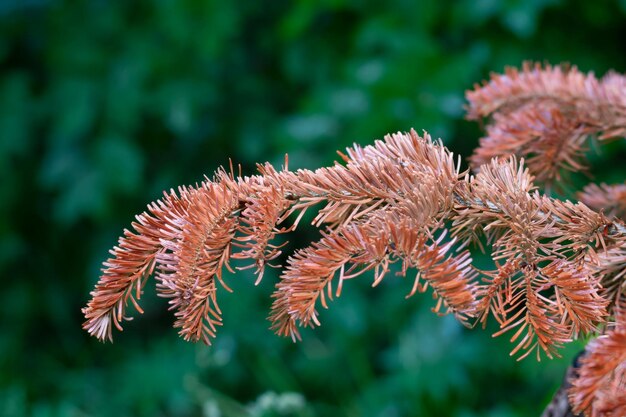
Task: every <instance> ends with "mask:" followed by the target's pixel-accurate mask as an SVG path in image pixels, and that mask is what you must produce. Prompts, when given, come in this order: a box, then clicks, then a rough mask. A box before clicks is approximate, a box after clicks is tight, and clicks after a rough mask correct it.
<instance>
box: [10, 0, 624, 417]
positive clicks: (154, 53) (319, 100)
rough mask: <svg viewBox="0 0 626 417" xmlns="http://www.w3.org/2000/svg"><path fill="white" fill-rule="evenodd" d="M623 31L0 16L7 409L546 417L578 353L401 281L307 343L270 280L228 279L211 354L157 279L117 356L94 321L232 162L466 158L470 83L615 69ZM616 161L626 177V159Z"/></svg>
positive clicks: (602, 25)
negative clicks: (451, 313)
mask: <svg viewBox="0 0 626 417" xmlns="http://www.w3.org/2000/svg"><path fill="white" fill-rule="evenodd" d="M625 17H626V2H624V1H598V2H589V1H583V0H576V1H565V0H519V1H518V0H505V1H498V0H460V1H441V0H440V1H435V0H424V1H408V0H390V1H387V2H368V1H362V0H354V1H348V0H322V1H312V0H302V1H294V2H288V1H269V2H261V1H241V2H228V1H220V2H218V1H212V0H185V1H174V0H159V1H130V2H114V1H105V0H92V1H78V0H77V1H54V0H2V1H0V65H1V72H0V273H1V277H2V286H1V290H0V318H1V319H0V415H2V416H27V415H32V416H37V417H44V416H206V417H217V416H261V415H263V416H270V415H293V416H318V415H319V416H339V415H346V416H385V417H387V416H389V417H393V416H459V417H472V416H491V417H495V416H499V417H500V416H502V417H505V416H507V417H509V416H511V417H512V416H531V415H538V414H539V412H540V410H541V409H542V408H543V405H544V404H545V403H546V402H547V401H548V399H549V397H550V396H551V395H552V392H553V390H554V389H555V387H556V386H557V385H558V384H559V383H560V378H561V377H562V375H563V370H564V368H565V367H566V365H567V362H568V361H569V360H570V359H571V357H572V356H573V354H575V352H576V351H577V350H578V349H580V345H576V346H572V347H570V348H568V349H566V350H565V351H564V352H563V354H564V359H563V360H555V361H547V362H542V363H541V364H537V363H536V362H534V361H533V360H532V359H531V360H526V361H524V362H522V363H515V362H514V360H513V359H510V358H509V357H508V354H507V353H508V350H509V348H510V347H509V346H508V344H507V341H506V340H505V339H503V338H501V339H496V340H492V338H491V337H490V332H489V330H487V331H482V330H473V331H469V330H466V329H463V328H461V327H460V326H459V325H458V324H457V323H456V322H455V321H454V320H453V319H452V318H450V317H443V318H442V317H436V316H435V315H433V314H431V313H430V312H429V309H430V307H431V306H432V300H430V299H429V297H427V296H421V297H420V296H416V297H414V298H412V299H410V300H404V295H405V294H406V293H407V292H408V290H409V286H410V285H409V282H406V281H403V280H400V279H393V277H389V279H387V281H386V282H385V283H384V284H382V285H381V286H380V287H379V288H377V289H375V290H372V289H371V288H369V286H368V283H367V282H366V281H367V280H366V279H362V280H361V282H356V281H355V282H354V283H352V282H350V285H348V287H347V288H346V289H345V291H344V295H343V296H342V298H341V299H340V300H338V301H335V302H334V303H333V305H332V308H331V309H330V310H329V311H328V312H326V311H324V312H323V313H322V320H323V326H322V327H321V328H320V329H317V330H316V331H305V332H304V341H303V342H302V343H299V344H297V345H294V344H293V343H292V342H291V341H290V340H285V339H281V338H278V337H276V336H274V335H273V334H272V333H271V332H270V331H269V330H268V329H267V328H268V322H267V321H266V320H265V317H266V315H267V312H268V307H269V305H270V299H269V297H268V296H269V294H270V293H271V291H272V287H273V284H274V282H275V281H276V279H277V276H276V274H274V275H271V274H270V275H267V276H266V278H265V279H264V282H263V283H262V284H261V285H260V286H259V287H254V286H253V285H252V283H253V281H254V278H253V277H252V276H250V275H249V274H247V273H241V274H238V275H237V276H234V277H229V282H230V283H232V285H233V287H234V289H235V293H234V294H228V293H226V292H224V291H222V292H221V293H220V297H221V307H222V308H223V310H224V318H225V325H224V327H223V328H222V329H220V333H219V335H218V338H217V339H216V341H215V343H214V345H213V346H211V347H205V346H203V345H192V344H187V343H184V342H183V341H181V340H180V339H179V338H178V337H177V336H176V332H175V330H173V329H172V328H171V323H172V314H171V313H170V312H167V311H166V305H167V304H166V302H165V301H164V300H161V299H158V298H157V297H155V296H154V290H153V286H152V285H149V286H148V287H147V290H146V293H145V296H144V299H143V306H144V307H145V311H146V313H145V314H144V315H142V316H140V317H136V320H135V321H133V322H129V323H128V324H127V325H126V326H125V331H124V332H123V333H118V334H116V335H115V344H113V345H111V344H101V343H99V342H97V341H96V340H95V339H92V338H90V337H88V335H87V334H86V333H85V332H84V331H82V330H81V323H82V316H81V313H80V309H81V307H82V306H83V305H84V304H85V303H86V301H87V299H88V293H89V291H91V289H92V287H93V285H94V283H95V282H96V281H97V279H98V274H99V268H100V265H101V263H102V261H103V260H105V258H106V257H107V250H108V249H109V248H110V247H111V246H113V245H114V244H115V243H116V241H117V237H118V235H120V234H121V232H122V230H123V228H124V227H128V225H129V224H130V222H131V221H132V220H133V215H134V214H136V213H139V212H141V211H143V210H144V209H145V206H146V204H147V203H148V202H149V201H152V200H154V199H156V198H159V197H160V195H161V192H162V190H164V189H169V188H171V187H175V186H177V185H179V184H191V183H195V182H196V181H200V180H201V179H202V178H203V175H205V174H206V175H209V176H210V175H211V174H212V172H213V171H214V169H215V168H217V167H218V166H220V165H223V164H227V163H228V158H229V157H230V158H232V159H233V160H234V161H235V162H236V163H241V164H242V166H243V169H244V172H246V173H253V172H254V163H255V162H257V161H266V160H269V161H271V162H273V163H275V164H276V165H280V163H281V162H282V159H283V155H284V154H285V153H289V155H290V166H291V167H293V168H297V167H307V168H315V167H318V166H321V165H324V164H329V163H332V161H333V160H334V159H335V157H336V155H335V154H334V150H335V149H343V148H345V147H346V146H349V145H351V144H352V143H353V142H359V143H362V144H367V143H370V142H371V141H373V139H375V138H381V137H382V136H383V135H384V134H385V133H387V132H394V131H398V130H407V129H409V128H411V127H415V128H416V129H418V131H419V130H421V129H425V130H428V131H429V132H430V133H432V134H433V135H434V136H437V137H442V138H443V139H444V141H445V143H446V144H447V146H449V147H450V148H451V149H453V150H454V151H455V152H459V153H460V154H461V155H463V156H467V155H468V154H469V153H470V152H471V150H472V149H473V148H474V147H475V146H476V143H477V138H478V137H479V136H480V130H479V128H478V127H477V126H475V125H473V124H470V123H468V122H465V121H464V120H463V100H464V99H463V93H464V91H465V90H466V89H468V88H471V86H472V85H473V83H475V82H478V81H480V80H482V79H484V78H485V77H486V76H487V75H488V72H489V71H501V70H502V69H503V67H504V65H519V64H520V63H521V62H522V61H523V60H525V59H533V60H539V61H544V60H545V61H549V62H553V63H558V62H561V61H569V62H572V63H575V64H577V65H578V66H579V67H580V68H582V69H583V70H595V71H596V73H598V74H603V73H604V72H605V71H607V70H608V69H610V68H613V69H615V70H617V71H619V72H624V70H625V68H626V54H625V53H624V45H623V43H622V42H623V40H624V39H625V37H626V25H625V24H624V23H625ZM611 152H614V156H611V155H612V154H611ZM608 153H609V155H608V158H609V159H608V160H609V161H612V162H611V163H610V164H606V163H602V164H601V165H603V166H604V167H605V168H606V167H608V168H606V169H604V171H603V172H604V174H603V175H604V177H606V178H608V179H612V180H616V181H622V180H623V178H624V168H623V167H620V166H619V164H618V162H620V158H622V160H623V156H624V155H625V153H624V149H623V146H622V145H616V146H613V147H612V148H610V152H608ZM606 154H607V152H605V155H604V157H605V158H606V157H607V156H606ZM615 155H617V156H615ZM611 158H612V159H611ZM600 161H606V159H604V160H603V159H601V158H600ZM604 177H602V178H604ZM311 239H315V235H314V234H312V233H311V232H310V231H307V229H306V227H303V228H301V230H299V231H298V232H297V233H295V234H294V235H293V236H291V238H290V240H291V241H292V243H293V247H297V246H303V245H305V244H306V242H307V241H310V240H311Z"/></svg>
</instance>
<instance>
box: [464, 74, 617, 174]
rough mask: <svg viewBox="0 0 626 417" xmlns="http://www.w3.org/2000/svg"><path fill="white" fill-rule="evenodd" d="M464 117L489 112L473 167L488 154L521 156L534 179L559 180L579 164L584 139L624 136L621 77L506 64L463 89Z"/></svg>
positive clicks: (579, 167) (478, 116)
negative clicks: (485, 79)
mask: <svg viewBox="0 0 626 417" xmlns="http://www.w3.org/2000/svg"><path fill="white" fill-rule="evenodd" d="M466 97H467V100H468V102H469V106H468V108H467V117H468V119H471V120H478V119H481V118H484V117H489V116H492V118H491V121H490V123H489V125H488V126H487V136H486V137H484V138H482V139H481V141H480V146H479V147H478V148H477V149H476V151H475V153H474V155H473V156H472V158H471V162H472V164H473V166H474V167H475V168H479V167H480V166H481V165H483V164H485V163H488V162H489V160H491V158H494V157H498V156H505V155H511V154H513V155H516V156H518V157H523V158H526V159H527V161H528V167H529V168H530V169H531V172H532V173H533V174H534V175H536V176H537V179H538V181H540V182H548V183H551V182H554V181H555V180H556V181H558V180H560V179H561V175H562V172H563V170H569V171H581V170H583V169H584V168H585V163H584V162H585V161H584V150H585V146H584V144H585V141H586V140H587V137H589V136H590V135H597V136H598V137H599V138H600V139H602V140H605V139H609V138H614V137H620V136H624V134H626V78H625V77H624V76H622V75H620V74H616V73H609V74H607V75H606V76H604V77H603V78H602V79H597V78H596V77H595V76H594V74H593V73H589V74H583V73H581V72H580V71H578V69H577V68H576V67H569V66H565V65H561V66H554V67H552V66H550V65H546V66H543V67H542V66H541V65H540V64H534V65H533V64H532V63H530V62H526V63H524V65H523V67H522V69H521V71H519V70H517V69H515V68H507V69H506V72H505V74H492V75H491V80H490V81H489V82H485V83H484V84H483V85H482V86H481V85H478V84H476V85H475V86H474V90H471V91H467V93H466Z"/></svg>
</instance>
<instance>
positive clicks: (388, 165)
mask: <svg viewBox="0 0 626 417" xmlns="http://www.w3.org/2000/svg"><path fill="white" fill-rule="evenodd" d="M467 97H468V100H469V107H468V117H469V118H471V119H478V118H483V117H490V123H489V125H488V126H487V136H486V137H485V138H483V139H482V140H481V145H480V147H479V148H478V149H477V151H476V153H475V154H474V156H473V157H472V160H471V161H472V164H473V165H474V168H475V173H474V174H471V173H469V172H461V171H460V168H459V163H458V162H455V161H456V159H455V157H454V155H453V154H452V153H451V152H450V151H449V150H448V149H446V148H445V147H444V146H443V144H442V143H441V142H440V141H433V140H432V139H431V138H430V136H429V135H428V134H424V137H420V136H419V135H417V133H415V131H411V132H410V133H396V134H393V135H388V136H386V137H385V139H384V140H379V141H375V142H374V144H373V145H369V146H365V147H361V146H359V145H355V146H354V147H353V148H350V149H348V150H347V153H346V154H343V153H340V156H341V158H342V160H343V163H338V162H337V163H335V165H334V166H331V167H325V168H319V169H317V170H314V171H312V170H303V169H299V170H296V171H291V170H289V168H288V164H287V162H288V160H287V159H285V165H284V167H283V168H282V169H281V170H276V169H275V168H274V167H273V166H271V165H269V164H264V165H259V166H258V174H257V175H252V176H242V175H241V174H239V175H235V173H234V170H233V168H232V167H231V169H230V171H229V172H227V171H225V170H224V169H220V170H218V171H217V172H216V174H215V176H214V177H213V178H212V179H208V178H207V179H205V181H203V182H202V183H201V184H199V185H196V186H192V187H180V188H179V189H178V191H177V192H175V191H170V192H169V193H166V194H165V195H164V197H163V198H161V199H160V200H157V201H156V202H153V203H151V204H150V205H148V210H147V211H146V212H144V213H142V214H140V215H139V216H137V218H136V222H134V223H133V224H132V226H133V229H134V230H133V231H129V230H125V231H124V235H123V236H122V237H121V238H120V240H119V243H118V246H116V247H115V248H114V249H113V250H112V251H111V255H112V257H111V258H110V259H108V260H107V261H106V262H105V263H104V269H103V273H102V276H101V277H100V280H99V282H98V283H97V284H96V288H95V290H94V291H93V292H92V293H91V295H92V299H91V300H90V301H89V303H88V304H87V306H86V307H85V308H84V309H83V312H84V314H85V318H86V321H85V323H84V325H83V327H84V328H85V329H86V330H87V331H88V332H89V333H90V334H91V335H93V336H96V337H97V338H98V339H100V340H105V339H108V340H112V329H113V327H115V328H117V329H118V330H121V329H122V326H121V323H122V321H124V320H129V319H130V318H129V317H128V312H127V308H128V306H129V305H132V306H133V307H134V308H135V309H136V310H137V311H139V312H140V313H141V312H142V310H141V307H140V306H139V304H138V301H139V299H140V296H141V294H142V292H143V287H144V285H145V283H146V280H147V279H148V277H149V276H151V275H155V278H156V287H157V292H158V294H159V295H160V296H162V297H165V298H168V299H169V305H170V309H171V310H173V311H174V316H175V322H174V327H176V328H178V329H179V334H180V335H181V336H182V337H183V338H184V339H185V340H190V341H203V342H204V343H206V344H210V343H211V339H212V338H213V337H214V336H215V335H216V332H217V328H218V327H219V326H220V325H221V324H222V314H221V311H220V308H219V305H218V292H219V291H220V290H219V287H222V288H223V289H225V290H230V288H229V287H228V284H227V282H226V281H227V280H226V279H225V276H224V270H227V271H230V272H234V270H233V269H232V268H231V266H230V261H231V260H232V259H237V260H243V262H244V264H243V266H239V267H238V268H239V269H251V270H253V272H254V274H255V275H256V283H257V284H258V283H259V282H260V280H261V279H262V278H263V276H264V272H265V269H266V268H267V267H280V265H276V264H275V262H276V261H277V259H278V257H279V256H280V255H281V253H282V246H281V245H278V244H276V243H275V242H274V241H275V240H276V237H277V236H278V235H280V234H286V233H289V232H291V231H293V230H294V229H295V228H296V227H299V224H300V221H301V219H302V218H303V215H304V214H305V212H307V211H308V210H317V215H316V216H315V217H314V219H313V221H312V225H313V226H314V227H317V228H319V229H320V232H321V238H320V239H319V240H318V241H317V242H314V243H312V244H311V245H310V246H308V247H305V248H303V249H300V250H297V251H296V252H295V254H292V255H291V256H290V257H289V258H288V260H287V266H286V267H285V268H284V270H283V272H282V275H281V277H280V280H279V282H278V283H277V284H276V290H275V292H274V294H273V299H274V301H273V305H272V309H271V314H270V319H271V321H272V328H273V329H274V330H275V331H276V332H277V333H278V334H280V335H284V336H291V337H292V338H293V339H294V340H297V339H299V338H300V335H299V330H298V329H299V327H300V326H311V327H314V326H317V325H319V324H320V323H319V318H318V308H319V306H322V307H324V308H327V307H328V306H329V301H331V300H332V299H333V297H338V296H339V295H340V294H341V291H342V288H343V284H344V282H345V281H346V280H348V279H351V278H356V277H358V276H361V275H363V274H364V273H366V272H367V273H369V274H370V276H371V274H373V277H372V280H373V281H372V285H373V286H376V285H378V284H379V283H380V282H381V281H382V280H383V279H384V277H385V276H386V275H387V273H388V272H389V271H390V270H392V265H393V264H394V263H395V264H397V265H398V268H397V269H398V270H399V272H398V275H400V276H403V277H404V276H406V275H407V274H408V273H409V270H414V271H415V272H412V273H413V274H415V275H413V276H414V279H413V282H412V285H411V290H410V291H407V293H408V295H407V297H410V296H412V295H414V294H415V293H417V292H424V291H426V290H427V289H428V288H431V290H432V293H433V296H434V297H435V298H436V300H437V302H436V305H435V307H434V309H433V310H434V311H435V312H440V313H452V314H454V315H455V316H456V317H457V318H458V319H459V320H460V321H461V322H462V323H464V324H469V325H474V324H482V325H483V326H485V324H486V322H487V321H488V320H489V317H492V318H493V320H495V321H496V322H497V324H498V325H499V327H500V329H499V330H498V331H497V332H496V333H495V334H494V336H499V335H502V334H505V333H506V334H509V337H510V341H511V342H512V344H513V348H512V351H511V355H515V356H516V357H518V358H519V359H522V358H525V357H527V356H529V355H535V356H536V357H537V359H540V358H541V357H542V356H543V355H545V356H547V357H550V358H552V357H554V356H558V355H559V348H561V347H562V346H563V345H564V344H566V343H568V342H570V341H572V340H574V339H576V338H579V337H581V336H582V335H593V334H596V333H598V334H601V336H600V337H599V338H598V339H596V341H594V342H591V343H590V344H589V346H588V349H587V354H586V355H585V357H584V359H583V360H582V362H581V363H582V365H581V368H580V370H579V372H578V375H577V376H576V378H575V379H574V380H572V381H570V382H571V383H572V388H571V390H570V396H569V398H570V401H571V403H572V405H573V406H574V407H575V409H576V410H577V411H578V412H584V413H585V415H586V416H600V415H607V416H612V415H613V416H618V415H624V409H625V408H626V405H625V404H624V400H623V398H624V396H623V395H621V394H622V393H623V392H624V390H625V389H626V388H625V384H626V376H625V373H626V336H625V335H626V327H625V325H626V324H625V323H626V313H624V311H625V310H626V306H625V304H626V302H625V301H624V300H626V278H625V275H626V272H625V271H626V226H625V225H624V223H623V219H624V216H625V213H626V209H625V207H626V203H625V201H626V200H625V197H624V196H626V191H625V190H624V185H623V184H622V185H616V186H608V185H605V184H602V185H599V186H597V185H593V184H592V185H590V186H588V187H586V188H585V190H584V191H583V192H582V193H581V194H579V198H580V200H581V202H578V203H574V202H570V201H560V200H556V199H554V198H551V197H549V196H547V195H544V194H541V193H540V192H539V189H538V188H537V187H536V185H535V180H537V181H538V182H539V183H550V182H551V181H559V180H561V179H562V174H563V172H564V171H567V170H570V171H580V170H583V169H584V168H585V160H584V158H585V155H584V152H583V151H584V149H585V143H586V140H587V137H588V136H590V135H596V136H598V137H599V139H600V140H605V139H608V138H610V137H614V136H620V135H623V134H625V133H626V79H625V78H624V77H623V76H621V75H618V74H609V75H607V76H605V77H604V78H602V79H600V80H598V79H596V78H595V77H594V76H593V74H582V73H580V72H579V71H578V70H577V69H576V68H569V67H563V66H557V67H551V66H545V67H541V66H539V65H535V66H532V65H530V64H525V65H524V67H523V68H522V70H521V71H518V70H515V69H508V70H507V72H506V74H504V75H493V76H492V78H491V81H489V82H488V83H485V84H484V85H483V86H476V88H475V90H474V91H470V92H468V93H467ZM476 247H478V248H480V249H481V250H483V251H484V252H486V253H488V254H489V255H490V256H491V258H492V261H493V268H491V269H490V270H478V269H477V268H476V267H475V266H473V265H472V257H471V251H472V250H474V249H475V248H476Z"/></svg>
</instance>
